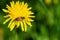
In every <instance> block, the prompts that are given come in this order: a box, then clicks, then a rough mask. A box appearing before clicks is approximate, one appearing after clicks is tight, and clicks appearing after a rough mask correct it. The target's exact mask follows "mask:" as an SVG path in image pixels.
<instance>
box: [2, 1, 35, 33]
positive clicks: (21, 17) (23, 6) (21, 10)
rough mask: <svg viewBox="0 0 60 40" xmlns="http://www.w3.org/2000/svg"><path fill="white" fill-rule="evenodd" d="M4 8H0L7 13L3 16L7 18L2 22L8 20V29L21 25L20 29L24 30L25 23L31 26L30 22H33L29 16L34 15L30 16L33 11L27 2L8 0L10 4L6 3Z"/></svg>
mask: <svg viewBox="0 0 60 40" xmlns="http://www.w3.org/2000/svg"><path fill="white" fill-rule="evenodd" d="M6 8H7V9H2V10H3V11H4V12H6V13H7V15H6V16H4V17H5V18H7V19H6V20H5V22H3V24H5V23H7V22H8V21H10V23H9V24H8V28H9V29H10V31H12V30H13V29H14V27H15V26H16V28H18V27H19V26H21V29H22V31H25V32H26V31H27V24H28V25H30V27H31V26H32V24H31V22H33V21H34V20H32V19H31V18H34V17H35V16H32V14H34V13H33V12H32V11H31V7H28V4H27V3H24V2H19V1H17V2H16V3H14V1H12V2H10V6H9V5H6Z"/></svg>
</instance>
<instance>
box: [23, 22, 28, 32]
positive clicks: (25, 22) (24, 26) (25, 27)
mask: <svg viewBox="0 0 60 40" xmlns="http://www.w3.org/2000/svg"><path fill="white" fill-rule="evenodd" d="M24 27H25V32H26V31H27V25H26V22H25V21H24Z"/></svg>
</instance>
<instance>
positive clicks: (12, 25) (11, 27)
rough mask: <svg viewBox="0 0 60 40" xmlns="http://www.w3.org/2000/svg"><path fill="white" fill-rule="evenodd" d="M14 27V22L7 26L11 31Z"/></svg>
mask: <svg viewBox="0 0 60 40" xmlns="http://www.w3.org/2000/svg"><path fill="white" fill-rule="evenodd" d="M14 27H15V24H14V22H12V24H11V26H10V27H9V28H10V31H12V30H13V29H14Z"/></svg>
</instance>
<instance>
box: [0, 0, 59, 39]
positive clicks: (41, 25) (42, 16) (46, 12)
mask: <svg viewBox="0 0 60 40" xmlns="http://www.w3.org/2000/svg"><path fill="white" fill-rule="evenodd" d="M11 1H12V0H0V40H60V0H19V1H20V2H22V1H24V2H25V3H26V2H27V3H28V4H29V6H30V7H32V10H31V11H33V12H34V15H35V16H36V17H35V18H34V20H35V21H34V22H33V23H32V25H33V26H32V28H29V26H28V29H27V32H22V31H21V28H17V29H16V28H14V30H13V31H10V30H9V29H8V27H7V25H8V23H9V22H8V23H7V24H5V25H3V22H4V21H5V20H6V19H5V18H4V17H3V16H4V15H6V14H5V13H4V12H3V11H2V9H3V8H4V9H5V8H6V4H10V2H11ZM13 1H18V0H13Z"/></svg>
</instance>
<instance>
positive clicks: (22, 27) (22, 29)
mask: <svg viewBox="0 0 60 40" xmlns="http://www.w3.org/2000/svg"><path fill="white" fill-rule="evenodd" d="M21 28H22V31H24V27H23V23H22V22H21Z"/></svg>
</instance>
